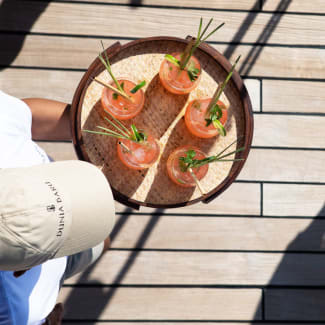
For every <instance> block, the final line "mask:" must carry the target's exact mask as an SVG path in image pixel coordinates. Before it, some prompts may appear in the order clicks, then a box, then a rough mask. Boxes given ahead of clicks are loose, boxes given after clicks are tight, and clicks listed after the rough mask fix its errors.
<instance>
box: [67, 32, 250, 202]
mask: <svg viewBox="0 0 325 325" xmlns="http://www.w3.org/2000/svg"><path fill="white" fill-rule="evenodd" d="M186 42H187V41H186V40H182V39H177V38H171V37H153V38H147V39H141V40H136V41H133V42H130V43H127V44H125V45H123V46H121V45H120V44H119V43H116V44H114V45H113V46H111V47H110V48H108V49H107V50H106V53H107V55H108V57H109V59H110V62H111V65H112V70H113V73H114V75H115V76H116V77H117V78H120V77H125V78H127V79H130V80H133V81H134V82H135V83H138V82H139V81H141V80H146V86H145V87H144V89H143V90H144V91H145V104H144V108H143V109H142V111H141V112H140V114H139V115H137V116H136V117H135V118H133V119H131V120H129V121H123V123H124V124H125V125H126V126H129V125H130V124H131V123H134V124H135V125H136V126H137V127H138V128H140V129H144V130H146V131H147V132H149V133H151V134H152V135H153V136H155V137H156V138H158V139H160V143H161V150H162V155H161V157H160V159H159V161H158V162H157V163H155V164H154V165H153V166H152V167H150V168H149V169H147V170H141V171H136V170H131V169H128V168H127V167H125V166H124V165H123V164H122V163H121V162H120V161H119V159H118V157H117V153H116V139H114V138H110V137H107V136H103V135H96V134H90V133H85V132H83V131H82V130H83V129H88V130H95V129H96V126H97V125H101V126H104V127H109V125H108V124H107V122H106V121H105V120H104V119H103V113H102V107H101V102H100V97H101V93H102V88H103V87H102V86H101V85H99V84H97V83H96V82H94V81H92V77H98V78H100V79H101V80H104V81H106V82H109V81H111V78H110V76H109V74H108V72H107V71H106V70H104V67H103V65H102V64H101V62H100V61H99V59H98V58H97V59H96V60H95V61H94V62H93V63H92V64H91V65H90V67H89V69H88V70H87V72H86V73H85V74H84V76H83V78H82V80H81V81H80V84H79V86H78V88H77V90H76V92H75V95H74V99H73V102H72V124H73V130H74V133H73V141H74V145H75V149H76V152H77V155H78V157H79V159H82V160H86V161H89V162H91V163H93V164H95V165H96V166H98V168H100V169H101V170H102V171H103V173H104V174H105V175H106V177H107V179H108V181H109V183H110V184H111V187H112V189H113V193H114V197H115V199H116V200H118V201H119V202H121V203H123V204H126V205H128V206H132V207H135V208H138V207H139V205H144V206H151V207H156V208H171V207H177V206H184V205H189V204H192V203H195V202H198V201H203V202H206V203H207V202H209V201H210V200H212V199H213V198H214V197H216V196H217V195H219V194H220V193H221V192H222V191H223V190H225V189H226V188H227V187H228V186H229V185H230V184H231V183H232V182H233V181H234V180H235V178H236V176H237V175H238V173H239V171H240V170H241V168H242V166H243V165H244V163H245V161H246V158H247V155H248V152H249V149H250V145H251V141H252V134H253V117H252V110H251V103H250V99H249V95H248V93H247V90H246V88H245V86H244V84H243V82H242V79H241V78H240V76H239V75H238V73H237V72H235V73H234V74H233V77H232V79H231V81H230V82H229V83H228V85H227V87H226V90H225V92H224V94H223V97H222V98H221V99H222V100H223V101H224V102H225V103H226V105H227V106H228V120H227V123H226V126H225V127H226V130H227V136H226V137H221V136H217V137H214V138H212V139H200V138H197V137H195V136H192V135H191V134H190V133H189V132H188V131H187V129H186V126H185V123H184V119H183V118H182V119H180V120H179V121H178V122H177V123H175V118H176V117H177V115H178V114H179V112H180V111H181V110H182V109H183V108H184V107H185V106H186V105H187V103H188V102H189V101H191V100H192V99H195V98H208V97H212V95H213V93H214V91H215V90H216V88H217V86H218V84H219V83H220V82H222V81H223V80H224V79H225V77H226V75H227V73H228V71H229V70H230V68H231V65H230V63H229V62H228V61H227V60H226V59H225V57H223V56H222V55H221V54H220V53H219V52H217V51H216V50H215V49H213V48H212V47H210V46H209V45H207V44H202V45H201V46H200V47H199V48H198V49H197V50H196V53H195V56H196V57H197V58H198V59H199V61H200V63H201V68H202V76H201V80H200V84H199V86H198V87H197V88H196V89H195V90H193V91H192V92H191V93H190V94H189V95H174V94H171V93H169V92H168V91H166V90H165V89H164V87H163V86H162V84H161V83H160V80H159V75H158V72H159V68H160V64H161V62H162V60H163V58H164V55H165V54H166V53H173V52H181V51H182V50H184V47H185V46H186ZM240 136H242V138H241V140H240V141H239V142H238V144H237V147H241V146H245V150H244V151H243V152H241V153H238V154H237V155H236V158H243V160H242V161H240V162H235V163H233V162H223V163H213V164H210V165H209V171H208V174H207V176H206V177H205V178H204V179H203V180H202V181H201V184H202V187H203V188H204V190H205V191H206V193H207V194H206V195H204V196H202V194H201V192H200V191H199V189H198V188H184V187H180V186H177V185H176V184H174V183H173V182H172V181H171V180H170V179H169V178H168V175H167V170H166V161H167V158H168V156H169V154H170V153H171V152H172V151H173V150H174V149H175V148H177V147H178V146H181V145H185V144H191V145H193V146H197V147H199V148H200V149H201V150H202V151H203V152H205V153H206V154H207V155H213V154H216V153H218V152H220V151H221V150H223V149H224V148H225V147H227V146H228V145H229V144H230V143H231V142H233V141H234V140H236V138H238V137H240ZM235 147H236V145H234V146H233V147H232V148H231V149H232V150H234V149H235Z"/></svg>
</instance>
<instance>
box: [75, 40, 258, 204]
mask: <svg viewBox="0 0 325 325" xmlns="http://www.w3.org/2000/svg"><path fill="white" fill-rule="evenodd" d="M190 37H191V36H187V38H186V39H181V38H178V37H171V36H154V37H147V38H141V39H137V40H134V41H131V42H128V43H126V44H124V45H121V43H120V42H116V43H114V44H112V45H111V46H110V47H108V48H107V49H106V50H105V51H106V54H107V56H108V58H109V59H110V58H112V57H113V56H114V55H116V54H117V53H118V52H120V51H124V50H126V49H127V48H129V47H133V46H135V45H139V44H140V43H146V42H153V41H174V42H175V41H176V42H181V43H184V44H186V43H187V40H188V39H189V38H190ZM199 48H200V49H201V50H202V51H204V52H205V53H206V54H208V55H209V56H211V57H212V58H213V59H214V60H215V61H216V63H217V64H219V65H220V66H221V67H222V68H223V69H224V70H225V71H226V72H227V73H228V72H229V71H230V69H231V64H230V62H229V61H228V60H227V59H226V58H225V57H224V56H223V55H222V54H221V53H220V52H219V51H218V50H216V49H215V48H213V47H212V46H210V45H209V44H207V43H203V44H201V45H200V46H199ZM105 51H103V53H104V52H105ZM104 69H105V68H104V67H103V65H102V63H101V62H100V60H99V59H98V57H97V58H96V59H95V60H94V61H93V62H92V63H91V65H90V66H89V68H88V69H87V71H86V72H85V74H84V75H83V77H82V79H81V80H80V82H79V84H78V86H77V89H76V91H75V94H74V96H73V100H72V104H71V115H70V121H71V130H72V140H73V145H74V148H75V152H76V154H77V156H78V158H79V159H80V160H84V161H87V162H90V159H89V157H88V155H87V153H86V150H85V148H84V143H83V141H82V136H81V129H80V128H79V126H80V125H81V109H82V103H83V99H84V96H85V93H86V90H87V88H88V86H89V84H90V82H91V78H90V77H92V76H97V75H98V74H99V73H100V72H102V71H104ZM232 82H233V83H234V84H235V86H236V88H237V90H238V91H239V93H240V98H241V100H242V103H243V107H244V117H245V135H244V137H245V139H244V146H245V150H244V151H243V152H242V153H241V157H242V159H243V160H242V161H240V162H237V163H236V164H234V165H233V166H232V167H231V170H230V173H229V174H228V176H226V178H225V179H224V180H223V181H222V182H221V183H220V184H219V185H218V186H217V187H215V188H214V189H213V190H211V191H209V192H208V193H207V194H205V195H204V196H201V197H198V198H196V199H193V200H190V201H185V202H179V203H174V204H150V203H146V202H141V201H138V200H134V199H132V198H129V197H127V196H126V195H124V194H122V193H120V192H119V191H117V190H116V189H115V188H113V187H112V186H111V188H112V192H113V196H114V199H115V200H117V201H118V202H120V203H122V204H124V205H126V206H128V207H131V208H134V209H137V210H139V208H140V206H147V207H152V208H158V209H167V208H168V209H169V208H178V207H183V206H187V205H191V204H195V203H197V202H200V201H202V202H203V203H209V202H210V201H212V200H213V199H214V198H216V197H217V196H218V195H220V194H221V193H222V192H223V191H225V190H226V189H227V188H228V187H229V186H230V185H231V184H232V183H233V182H234V180H235V179H236V177H237V176H238V174H239V173H240V171H241V170H242V168H243V166H244V164H245V162H246V160H247V157H248V154H249V151H250V147H251V143H252V139H253V128H254V122H253V111H252V104H251V101H250V97H249V94H248V92H247V89H246V86H245V84H244V82H243V80H242V78H241V77H240V75H239V73H238V72H237V71H236V70H235V71H234V73H233V75H232Z"/></svg>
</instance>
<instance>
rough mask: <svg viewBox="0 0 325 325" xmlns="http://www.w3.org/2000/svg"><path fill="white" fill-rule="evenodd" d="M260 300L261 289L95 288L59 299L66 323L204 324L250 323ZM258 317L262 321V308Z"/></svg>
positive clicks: (69, 291) (67, 291)
mask: <svg viewBox="0 0 325 325" xmlns="http://www.w3.org/2000/svg"><path fill="white" fill-rule="evenodd" d="M69 294H72V295H73V296H72V298H73V297H75V298H77V300H78V307H77V306H74V307H73V305H72V304H71V303H70V301H72V302H73V301H74V299H72V298H70V299H68V296H69ZM260 297H261V291H260V290H259V289H213V290H212V289H201V288H113V289H111V288H96V287H93V288H63V289H62V290H61V292H60V297H59V300H60V301H65V302H66V304H65V308H66V310H67V311H68V314H67V315H66V318H65V319H66V320H69V319H79V320H80V319H82V320H87V319H96V317H98V316H99V317H98V319H101V320H140V321H141V320H144V319H145V320H158V321H159V320H181V321H182V320H183V321H186V320H194V321H195V320H196V321H198V320H203V321H204V320H226V319H229V320H230V319H232V320H250V319H252V318H253V317H254V315H255V311H256V308H258V302H259V299H260ZM153 302H154V303H153ZM100 307H102V308H100ZM98 310H100V313H99V315H98ZM255 317H256V319H257V320H258V319H261V315H260V310H259V308H258V310H257V313H256V316H255Z"/></svg>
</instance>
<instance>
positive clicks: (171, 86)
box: [159, 53, 201, 95]
mask: <svg viewBox="0 0 325 325" xmlns="http://www.w3.org/2000/svg"><path fill="white" fill-rule="evenodd" d="M172 56H173V57H174V58H176V59H177V60H179V61H180V59H181V53H173V54H172ZM189 68H191V69H197V71H198V74H197V77H196V78H195V80H191V79H190V77H189V73H188V69H189ZM159 77H160V81H161V83H162V85H163V86H164V87H165V88H166V89H167V90H168V91H169V92H171V93H173V94H177V95H183V94H188V93H189V92H191V91H192V90H193V89H195V88H196V87H197V85H198V84H199V81H200V78H201V65H200V62H199V61H198V59H197V58H196V57H194V56H193V55H192V56H191V58H190V60H189V62H188V64H187V65H186V67H185V69H184V70H181V69H180V68H179V67H177V66H176V65H174V64H173V63H171V62H170V61H168V60H166V59H164V61H163V62H162V63H161V65H160V70H159Z"/></svg>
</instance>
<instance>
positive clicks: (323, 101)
mask: <svg viewBox="0 0 325 325" xmlns="http://www.w3.org/2000/svg"><path fill="white" fill-rule="evenodd" d="M315 94H317V96H315ZM263 111H265V112H292V113H308V114H310V113H311V114H313V113H322V114H325V83H324V82H310V81H309V82H308V81H289V80H285V81H283V80H263Z"/></svg>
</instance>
